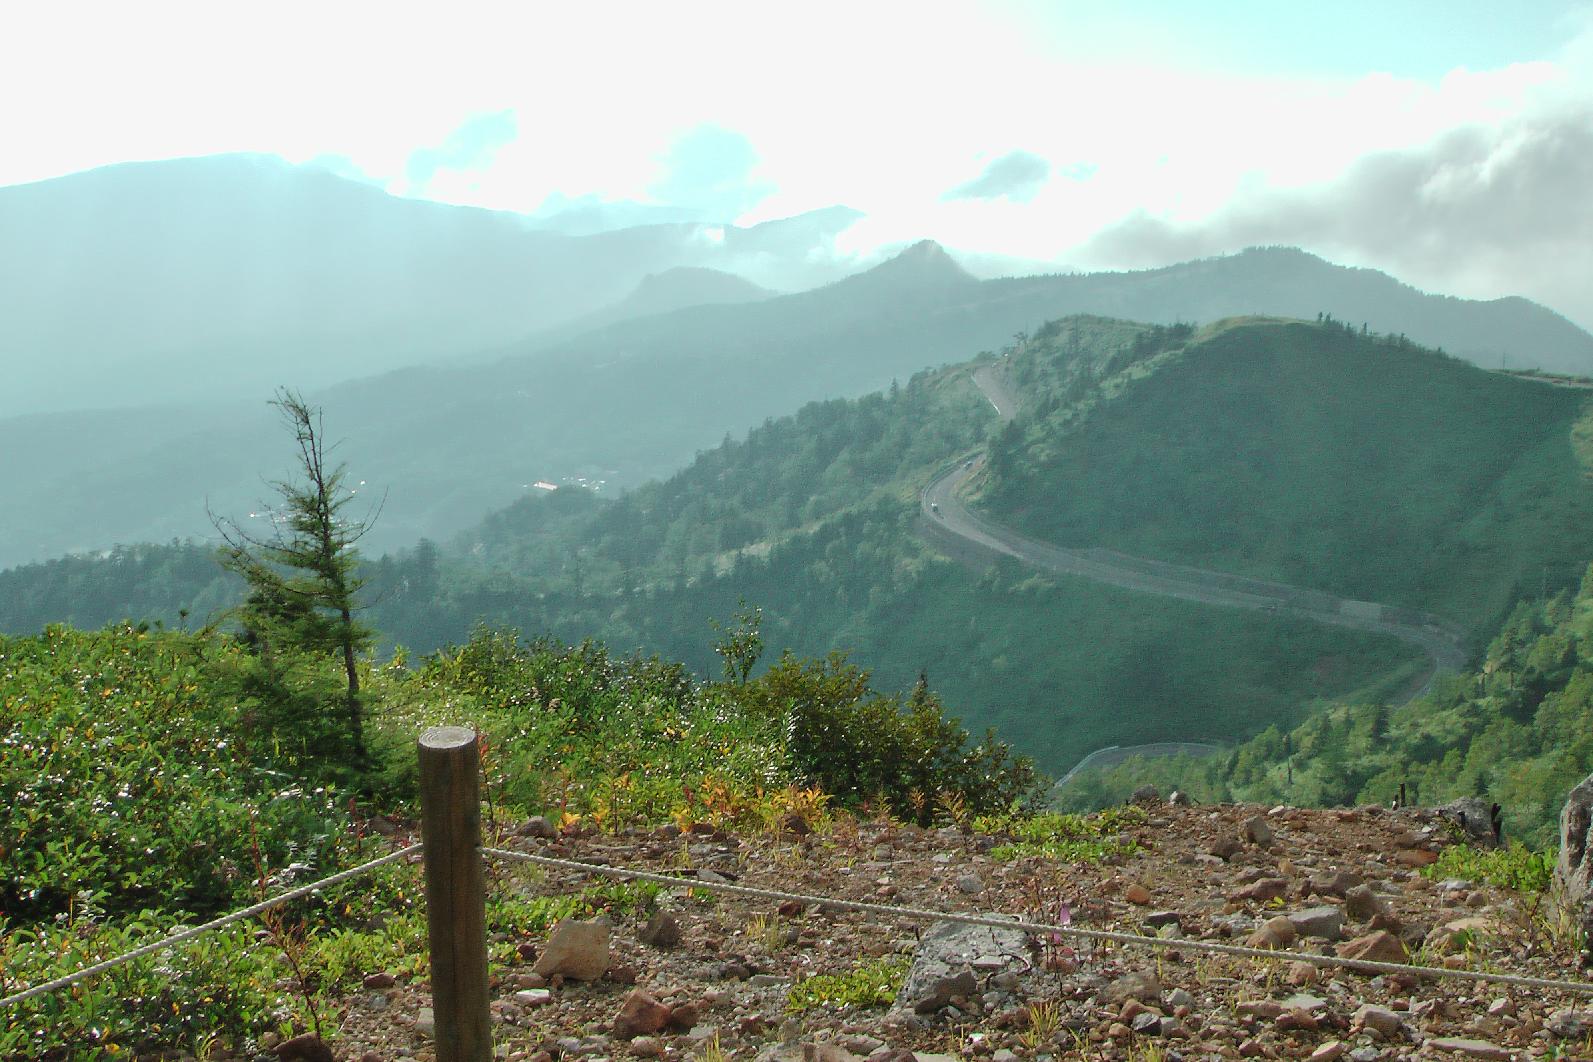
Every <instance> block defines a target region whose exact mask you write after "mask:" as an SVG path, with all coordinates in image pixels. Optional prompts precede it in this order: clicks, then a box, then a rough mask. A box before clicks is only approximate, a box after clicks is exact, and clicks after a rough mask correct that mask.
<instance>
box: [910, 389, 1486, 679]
mask: <svg viewBox="0 0 1593 1062" xmlns="http://www.w3.org/2000/svg"><path fill="white" fill-rule="evenodd" d="M973 382H974V384H975V385H976V386H977V387H978V388H979V390H980V391H981V392H983V394H984V395H985V397H986V398H987V399H989V401H990V404H991V405H992V406H994V407H995V409H996V412H997V414H998V415H999V416H1000V417H1001V419H1002V420H1010V419H1011V418H1012V416H1013V414H1014V413H1015V412H1016V411H1017V399H1016V396H1015V395H1014V394H1013V393H1012V392H1011V390H1010V389H1009V388H1007V386H1006V385H1005V381H1003V380H1002V379H1001V378H1000V376H999V374H998V373H997V372H996V367H995V366H991V365H985V366H981V367H980V368H978V369H976V370H975V371H974V373H973ZM984 460H985V459H984V455H982V454H981V455H980V456H978V457H975V458H971V459H969V460H966V461H964V462H962V463H961V464H959V465H957V466H956V467H955V468H952V469H951V470H949V471H947V472H944V473H942V474H941V475H939V476H937V477H936V478H935V479H934V480H933V481H932V482H930V483H929V485H928V486H926V487H925V488H924V489H923V491H922V492H921V493H920V495H919V508H920V510H921V511H922V514H923V517H924V519H925V520H926V521H927V522H928V526H929V527H930V528H931V529H933V530H934V531H935V532H936V533H939V534H946V535H950V536H953V537H954V538H956V539H959V540H961V543H962V544H966V545H969V546H973V547H975V548H976V549H978V550H979V551H981V552H984V553H988V554H995V555H1005V556H1009V557H1013V558H1016V559H1017V560H1019V561H1022V562H1023V563H1025V564H1028V565H1030V566H1031V567H1035V568H1040V569H1043V570H1046V571H1052V572H1059V573H1061V574H1064V575H1077V576H1081V577H1083V578H1085V579H1090V580H1093V581H1095V582H1099V583H1105V584H1106V585H1108V586H1116V587H1119V588H1121V589H1124V590H1133V591H1136V592H1139V593H1145V594H1156V595H1159V596H1161V597H1172V598H1178V599H1179V600H1183V601H1195V602H1199V603H1200V604H1205V605H1221V606H1224V607H1228V608H1245V609H1251V610H1253V611H1257V612H1266V613H1271V614H1274V615H1278V616H1290V617H1295V618H1300V619H1306V620H1310V621H1312V622H1316V623H1325V624H1328V625H1330V626H1334V627H1347V628H1350V629H1352V630H1360V631H1369V632H1372V633H1375V634H1386V635H1389V636H1391V637H1394V638H1398V639H1400V640H1401V641H1404V642H1408V643H1410V644H1411V645H1415V646H1417V647H1418V648H1420V649H1421V650H1422V651H1423V652H1425V653H1426V654H1427V655H1428V657H1429V658H1430V659H1431V660H1432V668H1431V669H1430V671H1429V672H1428V673H1427V675H1426V676H1425V677H1424V679H1423V681H1422V683H1421V684H1420V685H1419V686H1418V687H1416V688H1415V689H1413V690H1412V692H1411V694H1410V695H1409V696H1410V698H1414V697H1418V696H1420V695H1421V694H1422V693H1425V692H1426V691H1427V689H1428V688H1429V687H1430V686H1431V685H1432V679H1433V677H1434V676H1435V675H1437V674H1438V673H1440V672H1444V671H1459V670H1460V669H1461V668H1463V667H1464V666H1465V665H1466V661H1467V659H1468V658H1469V655H1470V654H1469V651H1468V649H1467V645H1466V635H1465V632H1463V631H1461V630H1459V629H1458V628H1456V627H1454V626H1452V625H1450V624H1446V623H1444V622H1443V621H1442V620H1440V619H1438V618H1437V617H1436V616H1431V615H1428V614H1426V613H1421V612H1417V611H1415V610H1413V609H1406V608H1399V607H1396V606H1392V605H1381V604H1378V603H1377V602H1373V601H1356V600H1353V599H1351V598H1344V597H1338V596H1336V595H1333V594H1329V593H1326V592H1324V591H1321V590H1311V589H1307V588H1305V587H1298V586H1291V585H1289V584H1288V583H1278V582H1271V581H1269V580H1265V579H1252V578H1249V577H1246V576H1242V575H1233V574H1230V573H1228V572H1218V571H1210V570H1207V569H1204V568H1190V567H1186V566H1184V565H1179V564H1168V563H1166V562H1165V561H1156V560H1148V559H1146V558H1144V557H1133V556H1129V555H1128V554H1125V553H1117V552H1115V551H1113V550H1107V549H1096V548H1091V549H1070V548H1066V547H1063V546H1054V545H1052V544H1050V543H1048V542H1041V541H1039V540H1037V539H1032V538H1028V537H1025V536H1024V535H1021V534H1019V533H1018V532H1016V531H1013V530H1011V529H1010V528H1006V527H1003V526H1001V525H1000V524H997V523H995V522H994V521H992V520H989V519H987V518H985V517H984V516H981V515H980V514H978V513H975V512H973V511H972V510H970V509H969V508H968V507H967V506H965V505H963V503H962V501H961V498H960V493H959V492H960V490H961V488H962V486H963V485H964V484H965V483H967V482H968V480H969V479H971V478H972V477H973V476H974V475H975V474H976V473H978V471H979V470H980V468H982V467H983V465H984Z"/></svg>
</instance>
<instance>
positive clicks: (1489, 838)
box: [1433, 783, 1586, 848]
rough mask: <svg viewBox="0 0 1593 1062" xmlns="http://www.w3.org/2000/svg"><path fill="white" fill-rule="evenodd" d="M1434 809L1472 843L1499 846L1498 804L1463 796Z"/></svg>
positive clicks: (1491, 846) (1490, 846) (1486, 846)
mask: <svg viewBox="0 0 1593 1062" xmlns="http://www.w3.org/2000/svg"><path fill="white" fill-rule="evenodd" d="M1583 784H1584V785H1585V784H1586V783H1583ZM1433 810H1434V811H1436V812H1437V813H1438V814H1439V815H1442V816H1443V817H1444V818H1445V819H1447V820H1448V821H1450V822H1452V823H1454V824H1455V825H1456V826H1457V827H1459V828H1460V830H1461V831H1462V832H1463V833H1464V834H1465V836H1466V840H1468V841H1470V842H1471V843H1472V844H1477V845H1482V846H1483V847H1485V848H1498V847H1499V843H1500V827H1499V805H1498V804H1489V803H1488V802H1486V801H1484V800H1479V799H1478V798H1477V797H1461V798H1460V799H1459V800H1451V801H1450V802H1449V803H1447V804H1444V805H1442V806H1441V807H1436V808H1434V809H1433Z"/></svg>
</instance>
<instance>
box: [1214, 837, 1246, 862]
mask: <svg viewBox="0 0 1593 1062" xmlns="http://www.w3.org/2000/svg"><path fill="white" fill-rule="evenodd" d="M1243 847H1244V845H1242V844H1240V843H1239V839H1238V838H1237V837H1219V838H1217V839H1216V840H1215V841H1213V842H1211V847H1210V848H1208V849H1207V851H1208V852H1210V853H1211V854H1212V855H1214V856H1216V857H1217V858H1218V859H1221V860H1222V861H1223V862H1227V861H1228V860H1230V859H1232V858H1233V857H1234V856H1236V855H1238V854H1239V850H1240V849H1242V848H1243Z"/></svg>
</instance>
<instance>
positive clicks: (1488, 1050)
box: [1427, 1036, 1512, 1062]
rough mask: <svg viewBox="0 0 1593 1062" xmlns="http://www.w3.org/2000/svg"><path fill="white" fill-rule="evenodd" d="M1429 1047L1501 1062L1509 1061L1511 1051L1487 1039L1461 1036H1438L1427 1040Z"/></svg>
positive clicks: (1434, 1049)
mask: <svg viewBox="0 0 1593 1062" xmlns="http://www.w3.org/2000/svg"><path fill="white" fill-rule="evenodd" d="M1427 1047H1428V1049H1429V1050H1433V1051H1448V1052H1449V1053H1450V1054H1455V1055H1465V1056H1467V1057H1468V1058H1493V1059H1499V1060H1501V1062H1509V1060H1510V1058H1511V1057H1512V1055H1511V1052H1510V1051H1509V1050H1507V1049H1505V1048H1503V1047H1500V1046H1499V1045H1498V1044H1493V1043H1489V1042H1488V1041H1487V1040H1468V1039H1466V1038H1464V1037H1460V1036H1437V1037H1434V1038H1433V1039H1431V1040H1428V1041H1427Z"/></svg>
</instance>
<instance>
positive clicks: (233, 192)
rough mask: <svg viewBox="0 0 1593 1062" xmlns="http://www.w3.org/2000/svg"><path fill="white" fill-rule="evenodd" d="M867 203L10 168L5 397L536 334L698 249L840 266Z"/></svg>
mask: <svg viewBox="0 0 1593 1062" xmlns="http://www.w3.org/2000/svg"><path fill="white" fill-rule="evenodd" d="M855 217H856V215H855V212H848V211H845V210H828V211H820V212H815V214H813V215H812V216H804V217H799V218H793V219H785V220H783V221H778V222H769V223H767V224H765V225H760V226H756V227H754V228H752V229H738V228H736V227H734V226H727V225H719V224H712V225H710V224H703V223H695V222H692V223H671V224H653V225H645V226H640V227H634V228H628V229H621V230H615V231H607V232H600V233H593V234H589V235H581V236H573V235H566V234H563V233H559V232H554V231H549V230H546V229H539V228H538V227H536V225H535V224H534V223H533V222H531V221H529V220H528V219H526V218H523V217H521V216H519V215H515V214H510V213H506V212H501V211H491V210H482V209H478V208H473V207H458V206H449V205H445V204H441V203H434V202H428V201H425V200H418V199H404V198H399V197H396V196H392V195H389V194H387V193H386V192H384V191H382V190H381V189H379V188H376V187H373V186H370V185H367V184H362V183H359V182H356V181H351V180H347V179H344V178H342V177H338V176H335V175H333V174H330V173H327V172H324V171H319V170H315V169H311V168H305V167H296V166H292V165H289V164H288V163H286V162H283V161H282V160H281V159H278V158H275V157H271V156H260V155H229V156H212V157H205V158H196V159H176V160H169V161H163V162H151V163H129V164H124V165H118V166H109V167H105V168H102V169H97V170H91V171H87V172H84V173H77V174H72V175H70V176H66V177H61V178H56V179H53V180H47V181H39V182H35V183H32V184H24V185H15V186H12V187H6V188H0V367H3V368H4V369H5V370H6V372H7V382H8V386H7V387H6V388H5V389H3V390H0V416H6V415H14V414H18V413H22V412H47V411H53V410H59V409H91V408H96V407H109V406H129V405H137V404H145V403H152V402H170V401H174V400H177V401H181V400H191V399H203V400H215V399H223V400H225V399H228V398H239V397H244V396H250V395H254V394H260V393H266V392H269V390H270V388H271V387H272V386H274V385H275V384H277V383H280V382H282V381H283V380H284V379H290V380H292V381H294V382H295V383H297V384H299V385H301V386H305V387H320V386H327V385H329V384H332V383H335V382H338V381H340V380H345V379H352V378H355V377H359V376H364V375H370V374H373V373H378V372H383V371H387V370H390V369H394V368H398V367H401V366H404V365H408V364H412V363H415V362H418V361H422V360H428V359H437V358H446V357H449V356H454V355H458V354H462V353H466V352H468V351H470V350H473V349H477V348H480V347H485V346H492V345H495V344H502V343H507V342H510V341H514V340H518V339H520V338H521V337H524V336H526V335H529V334H531V333H533V332H536V331H537V330H539V329H543V328H547V327H549V326H551V325H554V324H558V323H560V322H563V321H568V320H570V319H573V318H576V317H578V316H580V315H582V314H585V313H591V312H594V311H597V310H600V309H603V308H605V307H607V306H609V305H611V304H613V303H615V302H617V301H618V300H620V299H622V298H623V297H624V296H626V295H627V294H628V293H629V292H630V291H631V289H632V288H634V287H635V286H636V285H637V284H638V283H639V282H640V281H641V280H642V279H643V278H644V277H646V276H648V275H649V274H657V273H662V272H664V271H667V270H669V269H672V268H675V267H680V266H715V267H719V268H731V269H734V267H735V266H736V265H737V264H741V263H748V262H752V263H754V264H756V265H757V266H758V267H759V268H761V269H763V270H764V272H765V273H767V274H770V275H779V276H783V277H787V278H789V280H790V281H791V282H792V286H809V285H811V284H816V283H823V282H825V281H827V280H833V279H835V278H836V277H837V276H838V275H840V274H841V268H840V267H839V266H838V265H837V264H836V263H834V262H832V261H831V260H830V259H829V257H828V256H816V255H815V254H814V253H813V252H814V251H815V250H816V247H817V245H818V244H819V243H822V242H823V241H825V240H827V239H829V238H830V237H832V236H833V235H834V233H835V232H836V231H838V229H837V228H836V226H840V227H842V228H844V227H845V226H846V225H849V224H850V223H851V221H852V220H855Z"/></svg>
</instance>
